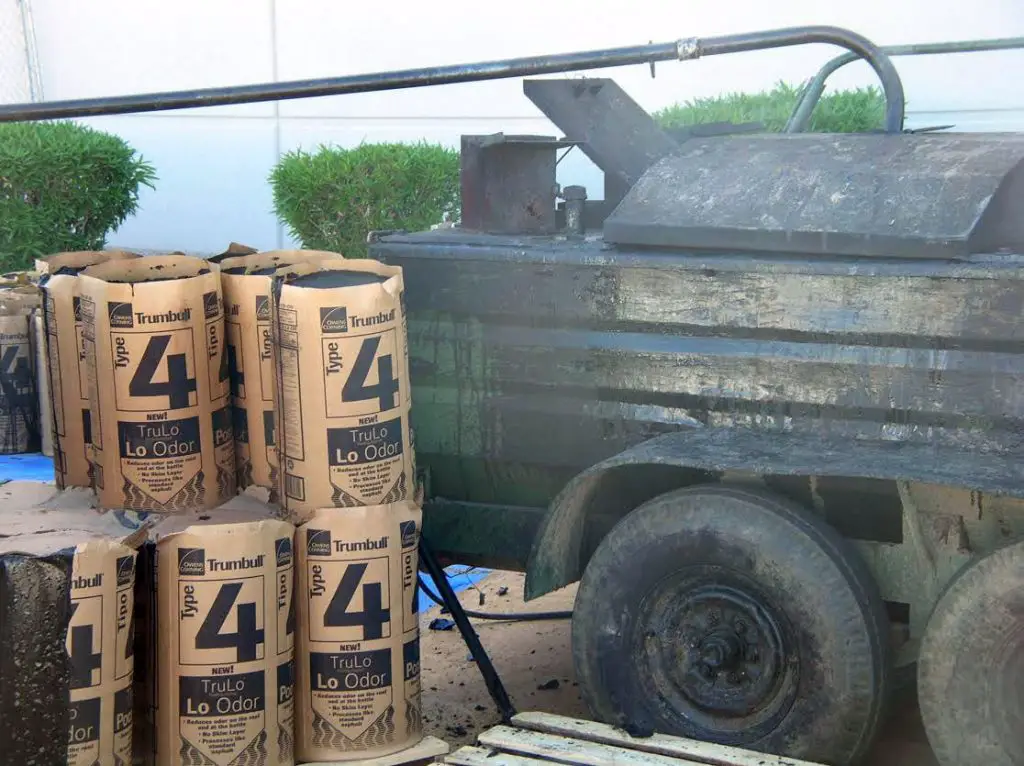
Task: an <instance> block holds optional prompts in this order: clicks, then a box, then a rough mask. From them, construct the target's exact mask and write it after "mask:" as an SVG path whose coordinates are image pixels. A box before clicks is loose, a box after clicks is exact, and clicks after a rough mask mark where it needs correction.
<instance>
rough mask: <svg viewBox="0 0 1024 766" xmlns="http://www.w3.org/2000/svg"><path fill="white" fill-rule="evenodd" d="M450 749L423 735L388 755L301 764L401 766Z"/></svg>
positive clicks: (305, 765)
mask: <svg viewBox="0 0 1024 766" xmlns="http://www.w3.org/2000/svg"><path fill="white" fill-rule="evenodd" d="M450 749H451V748H450V747H449V746H448V743H447V742H445V741H444V740H442V739H438V738H437V737H424V738H423V739H421V740H420V741H419V742H417V743H416V744H415V745H413V746H412V747H407V748H406V749H405V750H399V751H398V752H397V753H390V754H389V755H381V756H377V757H376V758H361V759H359V760H355V761H311V762H307V763H304V764H303V766H403V765H404V764H407V763H417V762H419V761H427V760H433V759H435V758H437V757H438V756H443V755H444V754H445V753H447V752H448V751H449V750H450Z"/></svg>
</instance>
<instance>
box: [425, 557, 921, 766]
mask: <svg viewBox="0 0 1024 766" xmlns="http://www.w3.org/2000/svg"><path fill="white" fill-rule="evenodd" d="M504 589H507V590H504ZM522 593H523V576H522V575H520V574H515V573H509V572H495V573H492V574H491V575H489V576H488V577H487V578H486V579H484V580H483V581H481V582H480V583H478V585H477V586H476V587H475V588H471V589H469V590H467V591H463V592H462V593H460V594H459V596H460V599H461V601H462V603H463V605H464V606H465V607H466V608H467V609H471V610H477V611H482V612H541V611H556V610H557V611H560V610H568V609H571V608H572V601H573V598H574V597H575V595H576V589H575V587H572V588H567V589H565V590H564V591H560V592H557V593H552V594H549V595H548V596H545V597H544V598H542V599H538V600H537V601H531V602H530V603H529V604H527V603H524V602H523V599H522ZM481 596H482V597H483V599H484V603H483V605H481V604H480V598H481ZM439 616H442V615H441V613H440V608H439V607H434V608H432V609H430V610H429V611H427V612H426V613H425V614H424V615H423V618H422V619H423V627H424V629H423V631H422V642H421V662H422V673H423V707H424V718H425V721H426V728H427V733H428V734H432V735H434V736H436V737H440V738H441V739H443V740H445V741H447V742H448V743H449V744H451V745H452V747H453V749H454V748H455V747H458V746H460V745H464V744H471V743H472V742H473V741H474V740H475V738H476V735H477V734H478V733H479V732H480V731H481V730H482V729H486V728H488V727H489V726H494V725H495V724H497V723H500V717H499V715H498V713H497V710H496V709H495V707H494V704H493V702H492V701H491V699H490V696H489V695H488V694H487V689H486V687H485V686H484V683H483V680H482V679H481V677H480V673H479V671H478V670H477V668H476V665H475V664H474V663H473V662H472V661H471V660H470V659H469V652H468V650H467V649H466V645H465V644H464V643H463V642H462V638H461V636H460V635H459V633H458V630H457V629H455V628H452V629H451V630H449V631H437V630H429V629H428V628H427V625H428V624H429V623H430V621H431V620H432V619H433V618H435V617H439ZM473 623H474V626H475V628H476V631H477V634H478V635H479V636H480V641H481V642H482V644H483V646H484V648H485V649H486V650H487V653H488V654H489V655H490V656H491V660H492V661H493V662H494V665H495V667H496V668H497V670H498V673H499V674H500V675H501V678H502V681H503V682H504V684H505V687H506V689H507V690H508V693H509V695H510V696H511V697H512V701H513V703H514V704H515V706H516V708H517V709H518V710H520V711H527V710H531V711H542V712H550V713H559V714H561V715H567V716H576V717H581V718H586V717H588V714H587V711H586V708H585V707H584V705H583V702H582V701H581V700H580V695H579V689H578V687H577V686H576V683H575V678H574V675H573V668H572V654H571V650H570V646H569V621H568V620H561V621H557V622H490V621H486V620H473ZM867 762H868V763H871V764H873V765H874V766H897V765H899V766H937V764H936V761H935V759H934V757H933V756H932V754H931V750H930V749H929V747H928V744H927V741H926V739H925V736H924V731H923V729H922V728H921V722H920V719H919V717H918V715H917V709H916V705H915V704H914V702H913V700H905V701H902V702H901V704H899V705H897V706H896V709H895V710H894V711H893V713H892V715H891V717H890V719H889V720H888V721H887V722H886V729H885V732H884V734H883V736H882V739H881V741H880V742H879V744H878V747H877V748H876V752H875V753H873V754H872V757H870V758H868V759H867Z"/></svg>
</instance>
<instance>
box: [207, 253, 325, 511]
mask: <svg viewBox="0 0 1024 766" xmlns="http://www.w3.org/2000/svg"><path fill="white" fill-rule="evenodd" d="M325 258H332V259H338V258H341V255H339V254H338V253H330V252H325V251H321V250H272V251H269V252H265V253H257V254H253V255H243V256H240V257H236V258H225V259H224V260H222V261H221V262H220V269H221V287H222V289H223V291H224V313H225V321H226V326H225V329H226V331H227V350H228V370H229V373H228V374H229V375H230V379H231V406H232V414H233V417H234V420H233V423H234V434H235V462H236V465H237V469H238V486H239V489H245V488H246V487H248V486H250V485H253V484H255V485H256V486H260V487H267V488H268V489H272V490H276V486H277V465H278V464H277V448H276V446H275V427H274V361H273V353H272V347H271V337H270V336H271V333H270V289H271V286H272V283H273V275H274V272H275V271H277V269H279V268H282V267H285V266H293V265H295V264H300V263H307V262H309V261H311V260H318V259H320V260H322V259H325ZM275 495H276V491H275Z"/></svg>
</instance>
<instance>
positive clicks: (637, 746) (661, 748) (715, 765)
mask: <svg viewBox="0 0 1024 766" xmlns="http://www.w3.org/2000/svg"><path fill="white" fill-rule="evenodd" d="M512 724H513V725H514V726H516V727H518V728H522V729H528V730H530V731H535V732H542V733H547V734H555V735H559V736H562V737H570V738H573V739H578V740H585V741H588V742H594V743H599V744H602V745H611V746H617V747H623V748H628V749H630V750H638V751H643V752H644V753H652V754H655V755H661V756H667V757H669V758H683V759H687V758H689V759H691V760H692V761H696V762H698V763H702V764H709V766H821V765H820V764H813V763H811V762H809V761H801V760H797V759H795V758H786V757H783V756H778V755H768V754H765V753H759V752H755V751H752V750H743V749H741V748H736V747H729V746H727V745H716V744H713V743H710V742H701V741H698V740H693V739H684V738H682V737H672V736H668V735H665V734H654V735H653V736H650V737H632V736H630V735H629V734H627V733H626V732H624V731H622V730H621V729H616V728H615V727H614V726H609V725H607V724H603V723H597V722H596V721H583V720H579V719H576V718H569V717H567V716H561V715H554V714H552V713H520V714H518V715H516V716H515V717H514V718H513V719H512ZM486 733H487V732H485V734H486ZM481 739H482V737H481ZM599 766H603V764H601V765H599Z"/></svg>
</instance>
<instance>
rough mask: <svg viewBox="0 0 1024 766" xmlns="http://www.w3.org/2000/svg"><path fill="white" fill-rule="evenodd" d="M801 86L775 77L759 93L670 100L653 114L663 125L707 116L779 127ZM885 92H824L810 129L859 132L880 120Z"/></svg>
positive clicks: (776, 129)
mask: <svg viewBox="0 0 1024 766" xmlns="http://www.w3.org/2000/svg"><path fill="white" fill-rule="evenodd" d="M799 96H800V88H796V87H793V86H792V85H787V84H786V83H781V82H780V83H779V84H778V85H776V86H775V87H774V88H773V89H772V90H765V91H761V92H759V93H729V94H726V95H722V96H714V97H713V98H697V99H693V100H691V101H686V102H684V103H682V104H674V105H673V106H670V107H668V108H667V109H662V110H660V111H658V112H656V113H655V114H654V118H655V119H656V120H657V121H658V123H659V124H660V125H661V126H662V127H665V128H679V127H683V126H686V125H699V124H702V123H707V122H735V123H739V122H760V123H763V124H764V127H765V130H767V131H768V132H770V133H778V132H781V131H782V129H783V128H784V127H785V126H786V122H787V121H788V120H789V117H790V115H791V114H792V113H793V110H794V109H795V108H796V104H797V100H798V98H799ZM884 118H885V97H884V96H883V95H882V92H881V91H880V90H879V89H878V88H874V87H870V88H857V89H855V90H841V91H835V92H833V93H828V94H825V95H823V96H822V97H821V98H820V99H819V100H818V103H817V105H816V106H815V108H814V112H813V113H812V114H811V122H810V126H809V128H810V132H812V133H861V132H864V131H868V130H876V129H879V128H881V127H882V126H883V124H884Z"/></svg>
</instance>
